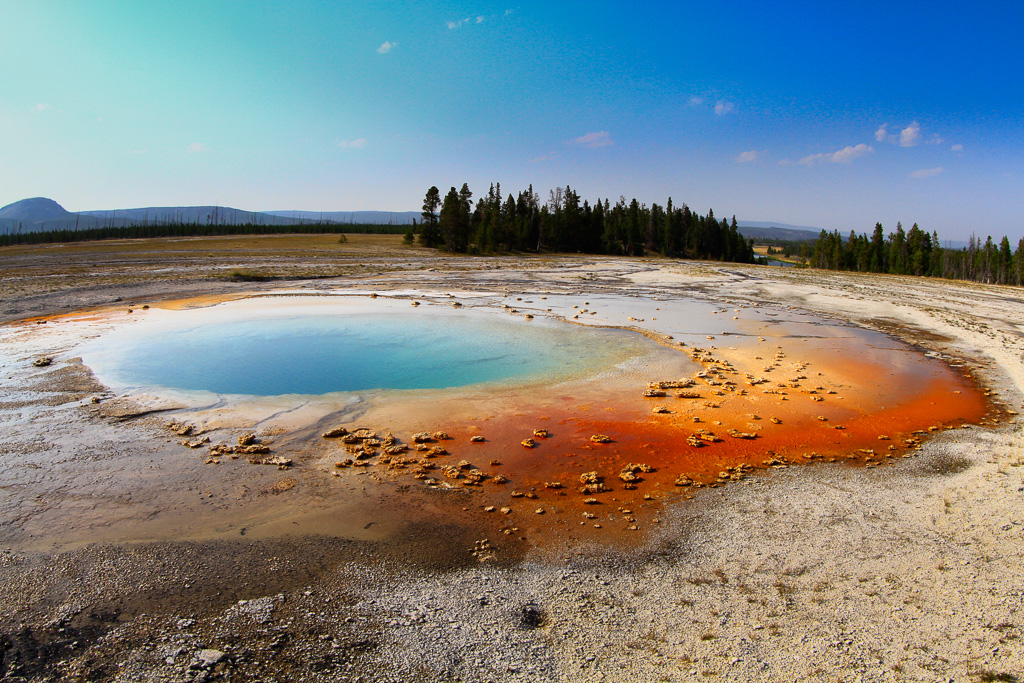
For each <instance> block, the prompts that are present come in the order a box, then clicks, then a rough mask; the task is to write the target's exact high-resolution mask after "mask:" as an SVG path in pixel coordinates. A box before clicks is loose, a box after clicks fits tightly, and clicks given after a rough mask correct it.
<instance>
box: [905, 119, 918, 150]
mask: <svg viewBox="0 0 1024 683" xmlns="http://www.w3.org/2000/svg"><path fill="white" fill-rule="evenodd" d="M920 142H921V124H920V123H918V122H917V121H911V122H910V125H909V126H907V127H906V128H904V129H903V130H901V131H900V147H914V146H915V145H917V144H918V143H920Z"/></svg>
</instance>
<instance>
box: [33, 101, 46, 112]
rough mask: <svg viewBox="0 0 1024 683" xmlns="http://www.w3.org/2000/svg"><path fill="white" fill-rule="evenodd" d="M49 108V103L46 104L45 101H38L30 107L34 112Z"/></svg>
mask: <svg viewBox="0 0 1024 683" xmlns="http://www.w3.org/2000/svg"><path fill="white" fill-rule="evenodd" d="M49 108H50V105H48V104H46V103H45V102H40V103H38V104H37V105H36V106H34V107H32V111H34V112H41V111H46V110H47V109H49Z"/></svg>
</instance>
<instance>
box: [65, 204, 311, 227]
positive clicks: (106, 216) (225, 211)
mask: <svg viewBox="0 0 1024 683" xmlns="http://www.w3.org/2000/svg"><path fill="white" fill-rule="evenodd" d="M80 214H81V215H82V216H89V217H91V218H97V219H101V220H102V221H103V224H104V225H108V224H110V221H122V222H125V223H203V224H213V225H241V224H243V223H255V224H257V225H285V224H289V225H294V224H295V223H296V222H299V223H305V222H307V221H305V220H302V219H298V220H297V219H295V218H283V217H280V216H275V215H272V214H269V213H261V212H259V211H243V210H242V209H232V208H231V207H227V206H149V207H143V208H140V209H112V210H109V211H82V212H80Z"/></svg>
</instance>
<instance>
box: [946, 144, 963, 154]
mask: <svg viewBox="0 0 1024 683" xmlns="http://www.w3.org/2000/svg"><path fill="white" fill-rule="evenodd" d="M949 149H950V151H952V152H962V151H964V146H963V145H960V144H956V145H953V146H952V147H950V148H949Z"/></svg>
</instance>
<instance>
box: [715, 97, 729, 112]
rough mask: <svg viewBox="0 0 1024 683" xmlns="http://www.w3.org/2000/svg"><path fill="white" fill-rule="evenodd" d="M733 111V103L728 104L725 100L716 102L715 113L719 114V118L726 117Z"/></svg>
mask: <svg viewBox="0 0 1024 683" xmlns="http://www.w3.org/2000/svg"><path fill="white" fill-rule="evenodd" d="M732 109H733V107H732V102H727V101H725V100H718V101H717V102H715V113H716V114H718V115H719V116H725V115H726V114H728V113H729V112H731V111H732Z"/></svg>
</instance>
